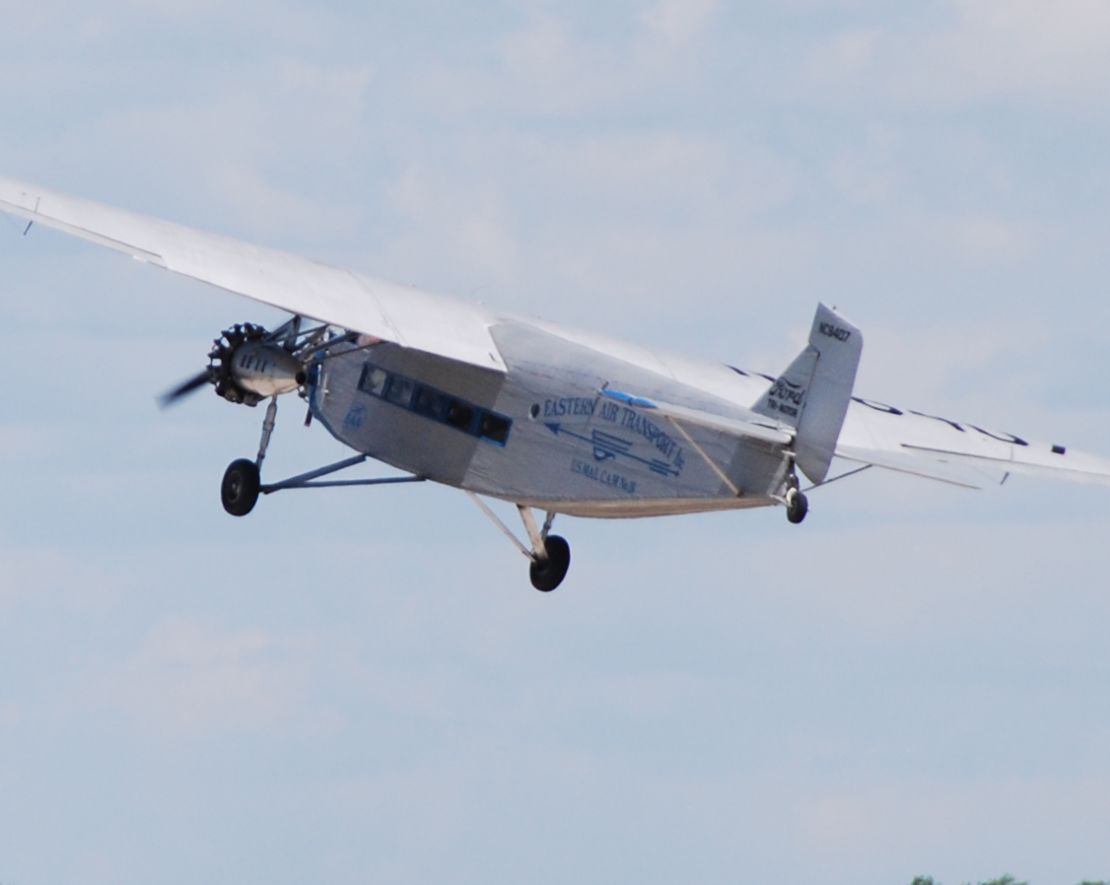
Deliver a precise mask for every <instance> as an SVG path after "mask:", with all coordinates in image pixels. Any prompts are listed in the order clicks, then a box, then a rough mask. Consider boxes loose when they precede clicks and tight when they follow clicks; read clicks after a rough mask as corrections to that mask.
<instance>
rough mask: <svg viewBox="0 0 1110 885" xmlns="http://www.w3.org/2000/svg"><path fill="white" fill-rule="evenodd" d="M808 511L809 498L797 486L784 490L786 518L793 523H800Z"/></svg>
mask: <svg viewBox="0 0 1110 885" xmlns="http://www.w3.org/2000/svg"><path fill="white" fill-rule="evenodd" d="M807 513H809V499H808V498H807V497H806V496H805V495H803V494H802V493H801V491H799V490H798V489H797V488H791V489H787V491H786V518H787V520H788V521H790V522H792V523H793V524H794V525H797V524H798V523H800V522H801V521H802V520H803V519H805V518H806V514H807Z"/></svg>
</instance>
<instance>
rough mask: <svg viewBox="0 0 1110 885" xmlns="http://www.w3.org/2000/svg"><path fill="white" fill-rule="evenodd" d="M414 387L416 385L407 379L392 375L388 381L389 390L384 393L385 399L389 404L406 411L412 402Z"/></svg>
mask: <svg viewBox="0 0 1110 885" xmlns="http://www.w3.org/2000/svg"><path fill="white" fill-rule="evenodd" d="M415 386H416V385H415V384H413V382H412V381H410V380H409V379H408V378H402V377H401V376H400V375H394V376H393V378H392V379H390V382H389V388H388V389H387V390H386V392H385V398H386V399H387V400H389V401H390V402H391V403H396V404H397V405H399V406H404V407H405V408H406V409H407V408H408V407H409V404H410V403H411V402H412V390H413V388H414V387H415Z"/></svg>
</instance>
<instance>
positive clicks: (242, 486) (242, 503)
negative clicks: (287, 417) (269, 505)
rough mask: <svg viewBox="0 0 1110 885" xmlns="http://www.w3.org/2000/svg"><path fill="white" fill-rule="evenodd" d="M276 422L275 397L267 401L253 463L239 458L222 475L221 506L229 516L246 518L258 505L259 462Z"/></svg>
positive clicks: (259, 487) (268, 443) (262, 459)
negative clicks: (260, 436) (260, 435)
mask: <svg viewBox="0 0 1110 885" xmlns="http://www.w3.org/2000/svg"><path fill="white" fill-rule="evenodd" d="M276 420H277V396H273V397H271V398H270V404H269V405H268V406H266V417H265V419H263V421H262V439H261V440H260V441H259V443H258V457H256V458H255V459H254V460H253V461H250V460H248V459H246V458H239V459H237V460H235V461H232V462H231V463H230V464H229V465H228V466H227V470H225V471H224V478H223V482H221V483H220V502H221V503H222V504H223V505H224V510H226V511H227V512H228V513H230V514H231V515H232V516H246V515H247V514H248V513H250V512H251V511H252V510H253V509H254V505H255V504H256V503H257V502H258V495H259V493H260V492H261V491H262V462H263V461H264V460H265V459H266V449H268V448H269V447H270V437H271V436H272V435H273V433H274V422H275V421H276Z"/></svg>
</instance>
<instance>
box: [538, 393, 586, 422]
mask: <svg viewBox="0 0 1110 885" xmlns="http://www.w3.org/2000/svg"><path fill="white" fill-rule="evenodd" d="M596 408H597V399H589V398H587V397H584V396H561V397H558V398H556V399H546V400H544V401H543V416H544V417H545V418H565V417H567V416H568V415H580V416H583V417H586V418H589V417H591V416H592V415H593V413H594V410H595V409H596Z"/></svg>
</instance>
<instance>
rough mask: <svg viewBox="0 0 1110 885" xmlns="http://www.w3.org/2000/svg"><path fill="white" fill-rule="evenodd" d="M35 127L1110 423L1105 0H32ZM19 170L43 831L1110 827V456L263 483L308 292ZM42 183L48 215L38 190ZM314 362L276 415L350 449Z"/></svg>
mask: <svg viewBox="0 0 1110 885" xmlns="http://www.w3.org/2000/svg"><path fill="white" fill-rule="evenodd" d="M0 21H2V22H3V28H2V29H0V110H2V115H0V119H2V121H3V122H2V124H0V126H2V130H0V131H2V134H3V137H2V138H0V173H2V174H7V175H11V176H14V177H20V178H25V179H28V180H31V181H35V182H38V183H40V184H43V185H45V186H48V187H54V188H56V189H59V190H68V191H71V192H74V193H78V194H83V195H86V196H89V197H92V198H95V199H101V200H106V201H111V202H116V203H119V204H122V205H125V206H128V207H130V208H134V209H138V210H141V211H146V212H150V213H154V214H160V215H164V216H166V217H170V218H173V219H175V220H179V221H183V222H186V223H190V224H193V225H196V226H200V227H205V228H209V229H214V230H217V231H221V232H226V233H230V234H233V235H236V236H239V237H242V238H244V239H248V240H255V241H260V242H264V243H267V244H271V245H276V246H280V247H283V248H289V249H293V250H296V251H299V252H304V253H307V254H310V255H313V256H316V257H320V258H323V259H327V260H329V261H333V262H337V263H340V264H343V265H346V266H351V267H355V268H359V269H363V270H367V271H370V272H372V273H375V274H377V275H380V276H384V277H389V278H394V279H398V280H401V281H404V282H412V283H416V284H419V285H422V286H425V287H429V288H437V289H442V290H445V291H449V292H454V293H457V294H459V295H461V296H463V297H469V298H472V299H475V300H481V301H484V302H486V303H487V304H489V305H493V306H501V307H506V308H511V309H513V310H516V311H519V312H522V313H528V314H540V315H543V316H546V317H549V318H557V319H559V320H561V321H564V322H567V323H571V324H574V325H582V326H588V327H596V328H600V329H603V330H605V331H607V332H609V333H613V334H618V335H622V336H625V337H628V338H630V339H633V340H638V341H642V342H645V343H648V344H654V345H663V346H667V347H669V348H672V349H678V350H681V351H687V352H690V353H694V354H705V355H707V356H712V357H714V358H719V359H724V360H728V361H731V362H733V363H735V364H738V365H742V366H749V367H751V368H754V369H760V370H765V371H774V370H775V369H778V368H781V367H782V366H784V365H785V364H786V363H787V362H788V360H789V359H790V358H791V357H792V356H793V354H794V352H795V351H796V350H797V348H798V346H799V345H800V342H801V341H802V340H803V339H804V336H805V334H806V331H807V329H808V324H809V321H810V318H811V316H812V312H813V307H814V304H815V302H816V301H817V300H818V299H824V300H827V301H829V302H830V303H833V304H836V305H837V306H838V307H839V308H840V309H841V310H842V311H843V312H844V313H845V314H846V315H847V316H848V317H850V318H851V319H852V320H853V321H854V322H855V323H856V324H857V325H859V326H860V327H861V328H862V329H863V330H864V333H865V337H866V341H867V344H866V347H865V350H864V357H863V366H862V369H861V373H860V378H859V382H858V389H859V391H860V392H861V393H863V394H865V395H868V396H872V397H876V398H880V399H884V400H887V401H892V402H895V403H899V404H903V405H906V406H910V407H915V408H919V409H922V410H929V411H936V412H939V413H941V414H945V415H951V416H952V417H955V418H966V419H969V420H979V421H981V422H985V426H991V427H997V428H999V429H1006V430H1010V431H1013V432H1017V433H1021V434H1022V435H1026V436H1028V437H1031V438H1035V439H1048V440H1049V441H1054V442H1062V443H1066V444H1069V445H1073V446H1075V447H1078V448H1088V449H1091V450H1093V451H1096V452H1101V453H1104V454H1110V394H1108V393H1107V390H1108V388H1107V384H1108V381H1107V379H1108V377H1110V355H1108V354H1110V348H1108V346H1107V345H1108V339H1110V331H1108V329H1110V299H1108V298H1107V292H1106V289H1107V280H1108V278H1110V249H1108V240H1110V161H1108V159H1107V158H1108V157H1110V5H1107V4H1106V3H1104V2H1101V0H1058V2H1056V3H1052V4H1046V3H1043V2H1035V0H947V2H933V3H914V4H908V3H899V4H892V3H884V2H878V0H874V2H868V0H855V2H853V0H844V2H832V0H828V2H824V0H785V2H777V3H733V4H725V3H723V2H715V0H656V2H631V0H628V2H610V3H605V4H602V5H601V8H599V4H597V3H581V2H566V3H544V2H525V0H521V2H502V3H496V2H495V3H479V4H454V3H441V2H421V0H416V2H408V3H404V4H401V3H395V4H394V3H391V4H384V3H383V4H374V8H372V9H370V10H369V11H368V9H367V4H362V3H336V4H331V5H330V6H321V5H320V4H297V3H290V2H271V3H266V4H261V3H255V2H250V0H248V2H243V3H238V4H232V5H230V6H229V4H226V3H223V2H215V0H187V2H186V0H142V2H140V0H101V2H97V3H94V4H84V5H75V4H73V3H62V2H57V0H39V2H37V3H22V2H20V3H16V2H13V0H0ZM18 227H19V226H18V225H16V224H15V223H14V222H13V223H12V224H11V225H8V224H6V223H5V222H4V221H3V220H0V268H2V271H3V283H2V288H0V305H2V307H3V315H4V332H5V334H4V341H5V350H6V355H7V357H6V360H5V364H6V366H7V378H6V383H5V385H4V396H3V403H4V408H3V409H2V411H0V464H2V465H3V467H4V476H5V482H4V489H3V491H2V492H0V630H2V634H0V797H2V801H0V883H4V885H61V883H74V882H81V883H83V885H98V883H105V885H106V883H113V885H119V883H149V882H167V883H190V885H192V883H197V882H206V883H232V882H234V883H239V882H243V881H266V882H271V883H293V882H298V883H300V882H305V881H328V882H338V883H347V882H350V883H354V882H369V881H378V882H431V881H437V882H466V883H483V885H484V883H490V882H536V883H565V882H568V881H587V882H590V881H592V882H614V881H635V882H640V883H654V882H659V883H663V882H668V883H669V882H679V881H681V882H770V881H774V882H780V883H812V882H815V881H820V882H823V883H828V885H841V883H843V885H872V883H873V885H880V883H882V885H889V883H897V882H903V881H904V882H908V881H909V880H910V879H911V878H912V877H913V875H914V874H916V873H931V874H932V875H934V876H936V877H937V878H938V879H939V880H942V881H944V882H946V883H954V882H959V881H964V880H978V879H981V878H986V877H988V876H994V875H999V874H1001V873H1002V872H1004V871H1010V872H1013V873H1015V874H1019V875H1020V876H1022V877H1024V878H1029V879H1031V880H1032V881H1033V882H1034V883H1036V885H1050V883H1071V882H1076V881H1078V880H1079V879H1080V878H1082V877H1095V878H1097V877H1103V876H1110V839H1108V838H1107V832H1108V822H1110V645H1108V642H1107V624H1108V623H1110V586H1108V584H1110V581H1108V580H1107V571H1108V566H1110V543H1108V541H1107V539H1108V537H1110V518H1108V516H1107V508H1108V506H1110V495H1108V494H1107V492H1106V490H1100V489H1088V488H1084V487H1073V486H1067V485H1062V486H1057V485H1054V484H1051V483H1044V482H1038V481H1034V480H1021V479H1015V480H1012V481H1011V483H1009V484H1008V485H1007V486H1006V487H1005V488H1003V489H1001V490H996V491H993V492H990V493H986V492H984V493H969V492H960V491H957V490H954V489H949V488H946V487H941V486H934V485H931V484H929V483H925V482H923V481H914V480H911V479H909V478H900V477H895V476H881V475H878V474H877V473H875V472H872V473H871V474H869V475H867V476H865V477H862V478H860V479H859V480H857V481H849V482H845V483H843V484H838V485H835V486H832V487H830V488H829V489H827V490H825V491H822V492H820V493H817V494H815V495H814V496H813V499H812V512H811V516H810V518H809V520H808V521H807V522H806V523H805V525H804V526H801V527H800V528H795V527H792V526H789V525H788V524H787V523H786V520H785V518H784V515H783V513H782V512H781V511H771V510H768V511H762V512H752V513H746V514H745V513H735V514H721V515H713V516H705V517H692V518H682V519H667V520H655V521H643V522H625V523H602V522H590V521H582V520H565V521H561V531H562V533H564V534H566V535H567V536H568V537H569V538H570V540H571V543H572V545H573V549H574V564H573V566H572V568H571V572H570V575H569V577H568V579H567V581H566V583H565V584H564V586H563V587H562V588H560V590H559V591H558V592H557V593H555V594H552V595H551V596H545V595H541V594H539V593H536V592H535V591H533V590H532V589H531V587H530V586H529V584H528V580H527V575H526V568H525V564H524V562H523V560H522V558H521V557H520V556H519V554H518V553H516V552H514V551H513V549H512V548H511V547H510V546H509V545H508V544H507V543H506V542H505V540H504V539H503V538H502V537H501V536H500V535H499V534H498V533H497V532H496V530H494V529H493V528H492V527H491V526H490V525H489V524H488V523H487V522H486V521H485V520H484V519H482V517H481V515H480V514H479V513H478V512H477V511H476V510H475V509H474V508H473V506H472V505H471V504H470V503H469V502H468V501H467V500H466V498H465V496H463V495H462V494H461V493H459V492H456V491H453V490H449V489H443V488H439V487H432V486H421V487H416V488H386V489H378V490H355V491H351V490H348V491H336V492H326V493H289V494H286V495H279V496H277V497H275V498H270V499H265V500H263V501H262V502H261V503H260V506H259V507H258V509H257V511H256V512H255V513H254V514H252V515H251V516H250V517H249V518H248V519H245V520H233V519H232V518H230V517H227V516H226V515H225V514H224V513H223V511H222V510H221V508H220V506H219V501H218V484H219V479H220V476H221V474H222V472H223V469H224V466H225V465H226V463H227V462H228V461H230V460H231V459H233V458H235V457H239V456H243V455H249V454H251V453H253V451H254V450H255V447H256V446H257V434H258V428H259V424H260V421H261V418H262V415H261V413H260V411H259V410H250V409H245V408H233V407H232V406H230V405H229V404H227V403H225V402H223V401H222V400H219V399H217V398H216V397H215V396H213V395H211V394H210V393H208V394H205V395H199V396H197V397H196V398H194V399H193V400H190V401H189V402H187V403H186V404H184V405H183V406H182V407H180V408H178V409H176V410H174V411H172V412H169V413H160V412H159V411H158V410H157V409H156V407H155V404H154V398H155V396H156V395H157V394H158V393H160V392H161V391H163V390H164V389H165V388H167V387H168V386H170V385H171V384H173V383H175V382H176V381H178V380H179V379H181V378H182V377H184V376H187V375H189V374H191V373H193V372H195V371H197V370H198V369H199V368H201V367H202V366H203V365H204V362H205V354H206V353H207V349H208V346H209V342H210V341H211V339H212V337H213V336H214V335H215V334H216V333H217V332H218V331H219V330H220V329H222V328H224V327H225V326H227V325H229V324H231V323H234V322H237V321H245V320H254V321H263V322H267V321H270V320H272V319H273V317H274V314H273V313H272V312H269V311H266V310H261V309H259V308H257V307H256V306H254V305H253V304H252V303H251V302H248V301H245V300H241V299H236V298H234V297H232V296H228V295H225V294H222V293H219V292H216V291H210V290H207V289H205V288H204V287H202V286H200V285H198V284H192V283H188V282H186V281H181V280H176V279H173V278H171V277H170V276H168V275H166V274H164V273H162V272H159V271H156V270H153V269H150V268H145V267H141V266H138V265H136V264H134V263H133V262H129V261H126V260H124V259H121V258H120V257H118V256H116V255H114V254H111V253H107V252H104V251H101V250H98V249H96V248H94V247H92V246H88V245H85V244H81V243H78V242H75V241H70V240H69V239H67V238H65V237H62V236H59V235H57V234H52V233H50V232H48V231H45V230H40V229H36V230H34V231H32V234H31V235H30V236H29V237H28V238H27V239H25V240H23V239H20V238H19V236H18ZM5 231H8V234H9V235H7V236H2V234H4V232H5ZM302 417H303V409H302V408H301V406H300V404H299V403H297V402H295V401H289V402H288V403H286V404H285V407H284V408H283V409H282V412H281V414H280V416H279V419H280V424H279V429H278V433H277V435H276V437H275V440H274V444H273V447H272V449H271V457H270V459H269V460H268V461H267V468H268V469H269V470H271V471H272V472H273V475H277V474H278V473H284V472H287V471H288V472H293V471H299V470H301V469H304V468H306V467H309V466H313V465H315V464H317V463H323V462H324V461H326V460H329V459H332V458H334V457H336V456H337V455H339V454H340V447H339V446H338V444H336V443H335V442H333V441H332V440H330V439H329V438H328V437H327V435H326V433H325V432H324V431H323V430H322V429H321V428H319V427H315V428H313V429H312V430H311V431H308V432H306V431H305V430H304V429H303V428H302V427H301V418H302Z"/></svg>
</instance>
